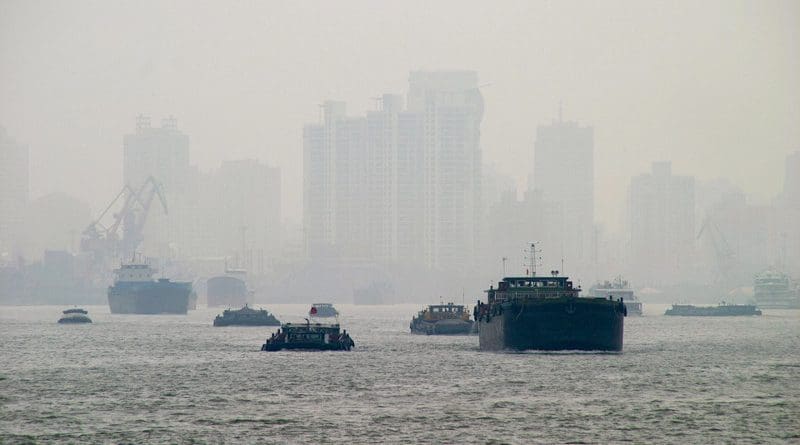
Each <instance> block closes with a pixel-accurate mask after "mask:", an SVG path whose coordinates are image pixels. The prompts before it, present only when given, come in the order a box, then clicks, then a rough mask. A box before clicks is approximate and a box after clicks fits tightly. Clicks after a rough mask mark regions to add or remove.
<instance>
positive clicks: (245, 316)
mask: <svg viewBox="0 0 800 445" xmlns="http://www.w3.org/2000/svg"><path fill="white" fill-rule="evenodd" d="M280 325H281V322H280V321H278V319H277V318H275V316H274V315H272V314H270V313H269V312H268V311H267V310H266V309H253V308H251V307H249V306H248V305H247V304H245V305H244V307H243V308H241V309H225V311H223V312H222V314H221V315H217V316H216V318H214V326H280Z"/></svg>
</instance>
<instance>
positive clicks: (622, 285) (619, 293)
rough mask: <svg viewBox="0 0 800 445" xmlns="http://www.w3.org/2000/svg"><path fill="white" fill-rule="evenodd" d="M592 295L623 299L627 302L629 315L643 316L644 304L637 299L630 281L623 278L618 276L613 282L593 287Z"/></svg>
mask: <svg viewBox="0 0 800 445" xmlns="http://www.w3.org/2000/svg"><path fill="white" fill-rule="evenodd" d="M591 294H592V296H593V297H595V298H609V297H610V298H612V299H614V298H618V299H622V300H624V301H625V308H626V309H627V310H628V315H642V302H641V301H639V299H638V298H636V295H635V294H634V292H633V289H631V287H630V285H629V284H628V281H627V280H624V279H622V277H621V276H617V277H616V278H615V279H614V280H613V281H608V280H606V281H605V282H603V283H598V284H596V285H594V286H592V289H591Z"/></svg>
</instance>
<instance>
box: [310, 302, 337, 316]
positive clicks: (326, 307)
mask: <svg viewBox="0 0 800 445" xmlns="http://www.w3.org/2000/svg"><path fill="white" fill-rule="evenodd" d="M308 315H309V316H311V317H319V318H326V317H338V316H339V311H337V310H336V308H335V307H333V305H332V304H331V303H314V304H312V305H311V309H309V310H308Z"/></svg>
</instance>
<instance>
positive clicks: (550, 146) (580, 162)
mask: <svg viewBox="0 0 800 445" xmlns="http://www.w3.org/2000/svg"><path fill="white" fill-rule="evenodd" d="M533 188H534V189H535V190H537V191H539V192H541V194H542V199H543V200H544V201H549V202H553V203H556V204H558V205H559V207H560V208H561V217H560V218H559V220H560V224H559V226H560V227H561V236H560V237H559V239H560V240H561V244H562V245H560V246H555V245H552V243H549V242H548V240H541V242H542V246H543V248H544V249H545V251H544V255H545V257H546V258H547V259H548V262H549V263H550V264H552V265H553V266H555V265H556V264H558V261H559V258H558V257H559V256H561V257H562V258H563V259H564V260H565V262H566V265H567V268H568V269H570V270H571V272H570V274H571V275H573V276H575V277H581V276H583V277H587V274H588V273H590V271H591V267H592V258H593V248H594V244H593V232H594V230H593V227H594V129H593V128H592V127H587V126H581V125H579V124H578V123H576V122H569V121H563V120H562V119H561V116H559V119H558V120H557V121H553V122H552V123H551V124H550V125H540V126H539V127H538V128H537V129H536V142H535V144H534V164H533ZM554 261H555V262H554ZM576 269H577V270H576Z"/></svg>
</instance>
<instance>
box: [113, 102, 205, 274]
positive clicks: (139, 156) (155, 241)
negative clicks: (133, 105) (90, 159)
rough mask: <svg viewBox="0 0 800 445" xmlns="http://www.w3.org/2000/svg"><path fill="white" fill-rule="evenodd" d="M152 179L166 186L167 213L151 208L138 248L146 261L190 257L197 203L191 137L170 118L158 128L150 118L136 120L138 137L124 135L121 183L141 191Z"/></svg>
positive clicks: (154, 204) (194, 232)
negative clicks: (190, 153)
mask: <svg viewBox="0 0 800 445" xmlns="http://www.w3.org/2000/svg"><path fill="white" fill-rule="evenodd" d="M149 176H152V177H153V178H155V179H156V180H157V181H158V182H160V183H161V184H162V185H163V189H164V194H165V196H166V200H167V207H168V213H167V214H165V213H164V212H163V211H162V209H160V208H158V203H157V202H156V201H154V202H153V205H152V207H151V209H150V212H149V214H148V216H147V224H146V225H145V228H144V242H143V244H142V246H140V250H143V251H144V253H146V254H147V255H153V256H159V257H162V258H163V257H174V256H179V255H186V254H190V253H191V251H192V250H193V243H194V241H195V240H196V239H197V225H196V221H195V218H194V217H193V216H194V214H193V213H194V210H195V207H196V199H197V193H196V192H197V184H196V182H197V181H196V177H197V174H196V170H195V169H194V168H193V167H191V166H190V165H189V137H188V136H187V135H185V134H184V133H183V132H181V131H180V130H179V129H178V123H177V120H176V119H175V118H174V117H169V118H166V119H163V120H162V121H161V126H160V127H153V126H151V125H150V118H149V117H146V116H139V117H137V118H136V131H135V133H133V134H129V135H126V136H125V138H124V149H123V180H124V182H125V184H128V185H129V186H131V187H133V188H134V189H138V188H139V187H141V186H142V184H144V183H145V181H146V180H147V178H148V177H149Z"/></svg>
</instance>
